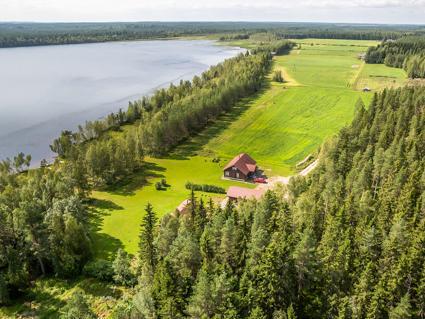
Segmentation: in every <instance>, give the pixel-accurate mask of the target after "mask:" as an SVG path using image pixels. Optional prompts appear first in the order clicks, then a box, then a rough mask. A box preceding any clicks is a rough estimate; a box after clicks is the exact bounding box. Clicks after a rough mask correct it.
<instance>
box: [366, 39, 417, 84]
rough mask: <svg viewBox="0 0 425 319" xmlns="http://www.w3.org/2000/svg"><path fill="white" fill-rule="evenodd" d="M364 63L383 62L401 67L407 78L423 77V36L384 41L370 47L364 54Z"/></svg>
mask: <svg viewBox="0 0 425 319" xmlns="http://www.w3.org/2000/svg"><path fill="white" fill-rule="evenodd" d="M365 61H366V63H384V64H385V65H387V66H391V67H395V68H403V69H404V70H405V71H406V72H407V74H408V77H409V78H412V79H415V78H424V77H425V37H424V36H409V37H403V38H400V39H398V40H396V41H384V42H383V43H382V44H380V45H378V46H376V47H370V48H369V49H368V51H367V53H366V56H365Z"/></svg>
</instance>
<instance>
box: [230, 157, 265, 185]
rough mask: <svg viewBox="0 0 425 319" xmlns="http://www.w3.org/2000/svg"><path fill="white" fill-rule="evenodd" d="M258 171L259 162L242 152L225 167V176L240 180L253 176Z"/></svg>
mask: <svg viewBox="0 0 425 319" xmlns="http://www.w3.org/2000/svg"><path fill="white" fill-rule="evenodd" d="M256 171H257V162H256V161H254V160H253V159H252V158H251V157H250V156H249V155H248V154H246V153H242V154H239V155H238V156H236V157H235V158H234V159H232V160H231V161H230V162H229V163H228V164H227V165H226V166H225V167H224V169H223V174H224V177H226V178H232V179H240V180H244V181H246V180H248V179H250V178H252V177H253V176H254V174H255V172H256Z"/></svg>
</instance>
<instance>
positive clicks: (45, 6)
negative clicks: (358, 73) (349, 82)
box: [0, 0, 425, 24]
mask: <svg viewBox="0 0 425 319" xmlns="http://www.w3.org/2000/svg"><path fill="white" fill-rule="evenodd" d="M0 21H43V22H44V21H46V22H47V21H49V22H51V21H60V22H71V21H76V22H81V21H284V22H346V23H389V24H392V23H397V24H425V0H0Z"/></svg>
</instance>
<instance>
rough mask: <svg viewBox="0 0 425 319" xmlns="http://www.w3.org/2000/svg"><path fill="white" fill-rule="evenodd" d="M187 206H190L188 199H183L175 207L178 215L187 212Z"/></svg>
mask: <svg viewBox="0 0 425 319" xmlns="http://www.w3.org/2000/svg"><path fill="white" fill-rule="evenodd" d="M189 208H190V199H185V200H184V201H182V202H181V203H180V205H179V206H178V207H177V208H176V212H177V213H179V214H180V215H185V214H186V213H187V212H189Z"/></svg>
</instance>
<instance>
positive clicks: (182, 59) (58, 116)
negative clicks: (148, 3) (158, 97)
mask: <svg viewBox="0 0 425 319" xmlns="http://www.w3.org/2000/svg"><path fill="white" fill-rule="evenodd" d="M242 51H243V50H242V49H240V48H231V47H224V46H219V45H216V44H215V43H214V42H213V41H206V40H205V41H204V40H193V41H192V40H157V41H132V42H107V43H95V44H78V45H58V46H41V47H27V48H11V49H0V90H1V91H0V159H4V158H6V157H10V158H12V157H13V156H14V155H16V154H17V153H18V152H24V153H25V154H31V155H32V157H33V161H32V163H33V165H38V164H39V162H40V160H41V159H43V158H46V159H50V158H52V156H53V154H52V152H51V151H50V148H49V144H50V143H51V141H52V140H53V139H54V138H56V137H57V136H59V134H60V132H61V131H62V130H65V129H67V130H75V129H76V128H77V126H78V125H79V124H83V123H84V122H85V121H86V120H94V119H98V118H101V117H103V116H105V115H107V114H108V113H110V112H113V111H117V110H118V109H119V108H126V107H127V105H128V101H131V100H136V99H138V98H140V97H142V96H143V95H147V94H150V93H152V92H153V91H154V90H155V89H157V88H159V87H165V86H168V85H169V84H170V83H177V82H178V81H180V79H191V78H192V77H193V76H194V75H196V74H200V73H201V72H203V71H205V70H207V69H208V68H209V66H211V65H214V64H217V63H219V62H221V61H223V60H224V59H226V58H230V57H232V56H235V55H236V54H238V53H239V52H242Z"/></svg>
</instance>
